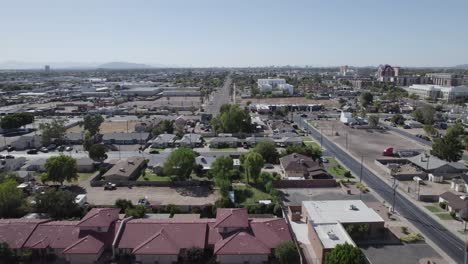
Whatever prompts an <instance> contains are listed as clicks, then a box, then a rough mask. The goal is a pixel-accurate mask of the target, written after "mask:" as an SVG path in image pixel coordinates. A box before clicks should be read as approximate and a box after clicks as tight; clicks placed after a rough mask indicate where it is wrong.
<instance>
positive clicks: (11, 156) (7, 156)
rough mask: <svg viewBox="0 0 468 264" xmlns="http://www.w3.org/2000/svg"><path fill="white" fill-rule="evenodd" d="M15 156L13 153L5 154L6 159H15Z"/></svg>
mask: <svg viewBox="0 0 468 264" xmlns="http://www.w3.org/2000/svg"><path fill="white" fill-rule="evenodd" d="M14 158H15V156H13V155H6V156H5V159H14Z"/></svg>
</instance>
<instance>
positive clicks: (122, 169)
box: [102, 157, 145, 179]
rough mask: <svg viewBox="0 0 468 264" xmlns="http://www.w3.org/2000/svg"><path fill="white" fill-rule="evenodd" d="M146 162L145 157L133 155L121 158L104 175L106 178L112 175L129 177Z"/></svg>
mask: <svg viewBox="0 0 468 264" xmlns="http://www.w3.org/2000/svg"><path fill="white" fill-rule="evenodd" d="M144 162H145V159H144V158H143V157H131V158H128V159H126V160H120V161H118V162H117V163H116V164H115V165H114V166H113V167H112V168H110V169H109V170H108V171H107V172H106V173H105V174H104V175H102V177H103V178H104V179H105V178H106V177H112V176H121V177H125V178H129V177H130V176H131V175H132V174H133V173H134V172H135V170H137V169H138V168H140V166H141V165H142V164H143V163H144Z"/></svg>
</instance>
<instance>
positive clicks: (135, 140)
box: [102, 132, 150, 145]
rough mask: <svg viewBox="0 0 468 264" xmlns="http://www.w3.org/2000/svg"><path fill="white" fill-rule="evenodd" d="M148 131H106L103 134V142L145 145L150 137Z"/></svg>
mask: <svg viewBox="0 0 468 264" xmlns="http://www.w3.org/2000/svg"><path fill="white" fill-rule="evenodd" d="M149 136H150V134H149V133H147V132H139V133H137V132H134V133H124V132H120V133H105V134H103V135H102V142H103V143H104V144H109V145H114V144H116V145H136V144H140V145H144V144H146V142H147V141H148V139H149Z"/></svg>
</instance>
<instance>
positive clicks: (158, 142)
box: [150, 134, 176, 148]
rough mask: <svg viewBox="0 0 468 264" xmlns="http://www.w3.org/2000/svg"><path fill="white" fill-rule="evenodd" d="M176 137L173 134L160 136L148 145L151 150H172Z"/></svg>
mask: <svg viewBox="0 0 468 264" xmlns="http://www.w3.org/2000/svg"><path fill="white" fill-rule="evenodd" d="M175 138H176V136H175V135H173V134H160V135H158V136H157V137H156V138H155V139H153V140H152V141H151V142H150V144H151V147H152V148H172V147H174V141H175Z"/></svg>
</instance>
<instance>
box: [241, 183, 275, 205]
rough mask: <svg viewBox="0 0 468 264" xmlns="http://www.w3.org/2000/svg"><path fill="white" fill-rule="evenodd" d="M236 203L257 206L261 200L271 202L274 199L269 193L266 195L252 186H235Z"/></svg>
mask: <svg viewBox="0 0 468 264" xmlns="http://www.w3.org/2000/svg"><path fill="white" fill-rule="evenodd" d="M234 191H235V195H236V197H235V198H236V202H237V203H241V204H244V205H246V204H257V203H258V201H259V200H271V199H272V197H271V195H270V194H268V193H264V192H263V191H262V190H259V189H257V188H255V187H252V186H248V185H246V186H240V185H237V186H234Z"/></svg>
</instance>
